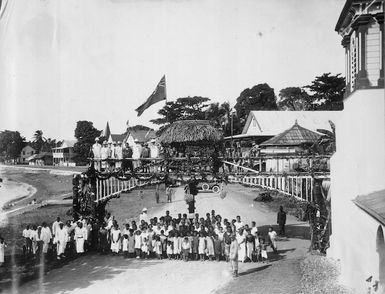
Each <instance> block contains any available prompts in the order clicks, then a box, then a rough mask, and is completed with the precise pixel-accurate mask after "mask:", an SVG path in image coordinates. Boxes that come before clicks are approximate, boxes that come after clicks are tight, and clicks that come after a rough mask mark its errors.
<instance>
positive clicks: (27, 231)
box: [23, 225, 32, 255]
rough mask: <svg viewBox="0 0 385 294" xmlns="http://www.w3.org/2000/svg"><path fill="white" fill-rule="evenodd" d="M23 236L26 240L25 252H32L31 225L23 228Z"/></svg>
mask: <svg viewBox="0 0 385 294" xmlns="http://www.w3.org/2000/svg"><path fill="white" fill-rule="evenodd" d="M23 237H24V241H25V253H26V254H27V255H29V254H30V253H31V252H32V240H31V229H30V227H29V225H27V226H26V227H25V229H24V230H23Z"/></svg>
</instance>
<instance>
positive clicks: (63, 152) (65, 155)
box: [52, 140, 76, 166]
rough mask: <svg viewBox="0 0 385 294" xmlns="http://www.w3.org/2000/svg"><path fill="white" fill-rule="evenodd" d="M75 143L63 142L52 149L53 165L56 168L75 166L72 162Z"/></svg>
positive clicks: (71, 141) (70, 141)
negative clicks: (56, 166)
mask: <svg viewBox="0 0 385 294" xmlns="http://www.w3.org/2000/svg"><path fill="white" fill-rule="evenodd" d="M75 143H76V141H73V140H64V141H63V142H62V143H61V145H60V146H59V147H55V148H52V155H53V164H54V165H58V166H75V165H76V163H75V161H74V160H73V158H74V156H75V153H74V150H73V149H74V145H75Z"/></svg>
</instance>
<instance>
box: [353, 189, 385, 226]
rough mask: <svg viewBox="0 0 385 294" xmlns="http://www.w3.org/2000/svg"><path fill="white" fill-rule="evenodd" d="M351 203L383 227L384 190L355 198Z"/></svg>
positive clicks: (384, 214)
mask: <svg viewBox="0 0 385 294" xmlns="http://www.w3.org/2000/svg"><path fill="white" fill-rule="evenodd" d="M353 202H354V203H355V204H356V205H357V206H358V207H359V208H361V209H362V210H364V211H365V212H366V213H368V214H369V215H370V216H372V217H373V218H375V219H376V220H377V221H379V222H380V223H381V224H382V225H384V226H385V190H380V191H376V192H373V193H370V194H368V195H361V196H357V197H356V198H355V199H354V200H353Z"/></svg>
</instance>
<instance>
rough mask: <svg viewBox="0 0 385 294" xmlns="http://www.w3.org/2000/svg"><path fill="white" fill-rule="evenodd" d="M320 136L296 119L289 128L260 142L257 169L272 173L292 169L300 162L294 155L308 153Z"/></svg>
mask: <svg viewBox="0 0 385 294" xmlns="http://www.w3.org/2000/svg"><path fill="white" fill-rule="evenodd" d="M320 137H321V135H320V134H319V133H317V132H313V131H311V130H308V129H306V128H304V127H302V126H300V125H299V124H298V123H297V121H296V122H295V123H294V125H293V126H292V127H291V128H289V129H287V130H285V131H284V132H282V133H280V134H278V135H277V136H274V137H273V138H271V139H269V140H267V141H265V142H263V143H262V144H260V154H259V157H260V159H259V161H260V162H261V163H260V166H261V168H260V169H258V168H257V170H260V171H267V172H274V173H281V172H292V171H294V170H295V169H296V168H297V167H298V165H299V164H300V162H301V159H299V158H294V157H295V156H303V155H308V151H309V149H310V148H311V147H312V146H313V145H314V144H315V143H317V141H318V140H319V138H320ZM264 157H266V158H264Z"/></svg>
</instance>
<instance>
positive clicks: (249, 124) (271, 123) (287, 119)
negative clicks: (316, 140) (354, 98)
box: [242, 110, 341, 136]
mask: <svg viewBox="0 0 385 294" xmlns="http://www.w3.org/2000/svg"><path fill="white" fill-rule="evenodd" d="M340 114H341V112H340V111H259V110H253V111H250V113H249V116H248V117H247V121H246V124H245V126H244V128H243V131H242V134H247V135H254V136H276V135H278V134H279V133H282V132H283V131H285V130H286V129H287V128H288V127H289V126H291V125H292V124H293V123H294V122H295V121H297V122H298V123H299V124H300V125H301V126H302V127H304V128H307V129H308V130H311V131H314V132H315V131H317V129H326V130H330V131H331V127H330V124H329V120H331V121H332V122H333V123H335V124H336V125H337V128H338V123H336V121H337V118H338V116H339V115H340Z"/></svg>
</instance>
